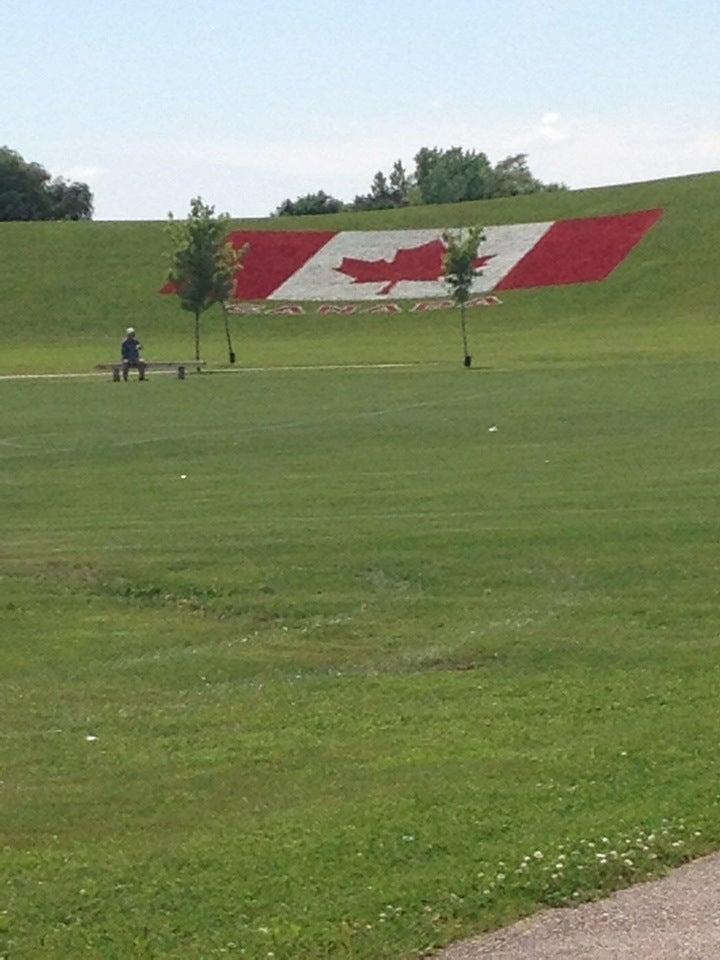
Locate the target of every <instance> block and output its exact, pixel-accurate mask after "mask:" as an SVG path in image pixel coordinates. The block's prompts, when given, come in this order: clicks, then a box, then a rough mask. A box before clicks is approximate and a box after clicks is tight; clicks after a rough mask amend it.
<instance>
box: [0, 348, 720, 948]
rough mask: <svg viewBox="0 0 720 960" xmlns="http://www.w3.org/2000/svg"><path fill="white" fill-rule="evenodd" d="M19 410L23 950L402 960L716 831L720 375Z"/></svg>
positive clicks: (35, 402)
mask: <svg viewBox="0 0 720 960" xmlns="http://www.w3.org/2000/svg"><path fill="white" fill-rule="evenodd" d="M0 395H1V397H2V409H3V423H2V427H1V428H0V489H1V490H2V499H1V500H0V519H1V521H2V531H3V535H2V543H1V544H0V551H1V553H0V558H1V559H0V575H1V576H0V614H1V617H2V631H1V634H2V635H1V639H0V643H1V644H2V658H1V660H0V670H1V678H2V680H1V686H0V705H1V706H0V711H1V713H2V725H1V728H0V748H1V756H0V763H1V766H0V806H1V810H2V816H1V818H0V833H1V834H2V837H1V839H0V851H2V861H3V867H2V877H3V883H2V886H1V887H0V897H1V898H2V901H3V902H2V903H0V911H2V912H0V930H2V931H3V933H2V936H4V938H5V943H4V945H3V947H2V948H0V956H2V957H8V958H12V960H21V958H23V960H24V958H28V960H30V958H32V960H44V958H63V960H65V958H75V957H88V958H97V960H128V958H136V957H137V958H158V960H159V958H163V960H165V958H176V960H205V958H213V957H225V956H229V957H243V958H272V957H274V958H276V960H321V958H335V960H339V958H353V960H355V958H358V960H360V958H362V960H381V958H388V960H390V958H392V960H401V958H410V957H417V956H419V955H422V954H423V953H424V952H425V951H427V950H430V949H432V948H433V947H436V946H438V945H441V944H444V943H447V942H449V941H451V940H453V939H456V938H458V937H460V936H462V935H464V934H468V933H470V932H472V931H477V930H480V929H483V928H488V927H492V926H496V925H498V924H500V923H502V922H505V921H507V920H509V919H511V918H513V917H515V916H518V915H520V914H522V913H525V912H529V911H531V910H533V909H535V908H537V907H538V906H539V905H541V904H543V903H560V902H574V901H577V900H580V899H583V898H585V897H588V896H592V895H594V894H596V893H597V892H598V891H599V890H605V889H609V888H610V887H613V886H617V885H621V884H623V883H626V882H629V881H631V880H637V879H642V878H644V877H645V876H646V875H647V874H648V873H654V872H658V871H659V870H661V869H662V868H663V867H664V866H665V865H668V864H672V863H676V862H679V861H680V860H682V859H683V858H686V857H688V856H690V855H691V854H693V853H700V852H702V851H705V850H707V849H710V848H712V847H713V846H715V845H717V844H718V843H719V842H720V809H719V808H718V795H719V794H720V790H719V784H720V781H719V777H720V755H719V754H718V750H717V742H718V733H719V730H718V699H717V697H718V685H719V683H720V605H719V604H718V593H719V591H720V586H719V584H720V560H719V559H718V550H717V531H718V523H719V522H720V505H719V501H718V471H719V470H720V432H719V431H718V412H719V411H718V405H719V400H718V398H719V397H720V369H718V367H717V365H716V364H714V363H710V362H703V361H701V360H698V359H695V360H690V359H687V360H681V359H677V360H675V361H674V362H669V361H668V362H651V361H649V360H647V361H641V360H636V361H635V362H632V363H631V362H626V363H622V362H619V363H616V364H615V365H603V364H602V363H596V364H595V365H586V366H578V367H572V366H568V367H565V368H563V367H562V366H552V365H548V366H547V367H546V368H544V369H541V368H539V369H525V370H522V369H517V370H512V369H508V370H505V371H502V370H499V369H498V370H496V371H480V370H469V371H468V370H464V369H462V368H461V367H460V365H459V364H457V365H454V366H448V365H441V366H436V367H432V366H427V367H421V366H419V367H417V368H414V369H407V370H371V369H366V370H350V371H304V372H303V371H288V372H280V371H275V372H266V373H244V374H212V375H203V376H197V377H193V378H191V379H189V380H188V381H187V382H185V383H179V382H178V381H177V380H175V379H174V378H171V377H153V378H152V379H151V380H150V381H149V382H148V383H147V384H144V385H140V384H137V383H135V382H133V383H131V384H129V385H127V386H125V385H122V384H120V385H114V384H112V383H110V382H108V381H105V380H93V381H67V382H32V383H12V382H5V383H0ZM495 427H496V428H497V429H494V428H495ZM491 428H493V429H491ZM183 476H184V479H183ZM593 844H594V846H593ZM1 943H3V941H2V939H0V944H1Z"/></svg>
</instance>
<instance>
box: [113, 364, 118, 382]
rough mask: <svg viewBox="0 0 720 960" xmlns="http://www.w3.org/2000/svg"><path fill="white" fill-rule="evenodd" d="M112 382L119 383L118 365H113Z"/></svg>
mask: <svg viewBox="0 0 720 960" xmlns="http://www.w3.org/2000/svg"><path fill="white" fill-rule="evenodd" d="M113 383H120V367H113Z"/></svg>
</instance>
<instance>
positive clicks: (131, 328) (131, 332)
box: [125, 327, 135, 337]
mask: <svg viewBox="0 0 720 960" xmlns="http://www.w3.org/2000/svg"><path fill="white" fill-rule="evenodd" d="M125 333H126V334H127V335H128V336H129V337H131V336H132V335H133V334H134V333H135V327H128V328H127V330H126V331H125Z"/></svg>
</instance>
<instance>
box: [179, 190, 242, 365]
mask: <svg viewBox="0 0 720 960" xmlns="http://www.w3.org/2000/svg"><path fill="white" fill-rule="evenodd" d="M229 229H230V215H229V214H227V213H221V214H218V215H217V216H216V215H215V207H211V206H208V204H206V203H203V201H202V198H201V197H195V198H193V200H191V201H190V213H189V214H188V216H187V217H186V219H185V220H175V218H174V217H173V215H172V214H169V216H168V224H167V226H166V231H167V236H168V239H169V243H170V252H169V259H170V268H169V270H168V275H167V279H168V282H169V283H170V284H171V285H172V288H173V290H174V291H175V293H176V294H177V295H178V298H179V300H180V306H181V307H182V309H183V310H188V311H189V312H190V313H192V314H193V315H194V317H195V327H194V334H195V359H196V360H200V316H201V315H202V314H203V313H204V312H205V311H206V310H209V309H210V307H212V306H213V305H214V304H216V303H219V304H220V305H221V306H222V304H223V303H224V302H225V300H227V299H228V298H229V297H230V296H231V295H232V291H233V285H234V282H235V274H236V272H237V271H238V270H239V269H241V266H242V264H241V261H242V258H243V256H244V255H245V253H246V251H247V244H246V245H245V246H244V247H242V248H240V249H239V250H236V249H234V247H233V245H232V242H231V240H230V238H229V236H228V234H229ZM225 324H226V327H225V329H226V333H227V336H228V350H229V354H230V362H231V363H232V362H234V353H233V350H232V344H231V343H230V338H229V329H228V327H227V314H225ZM198 369H200V368H199V367H198Z"/></svg>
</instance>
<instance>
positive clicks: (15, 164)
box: [0, 147, 93, 221]
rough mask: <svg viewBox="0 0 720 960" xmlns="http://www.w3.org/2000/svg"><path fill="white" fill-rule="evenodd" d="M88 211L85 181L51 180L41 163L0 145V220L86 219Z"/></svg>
mask: <svg viewBox="0 0 720 960" xmlns="http://www.w3.org/2000/svg"><path fill="white" fill-rule="evenodd" d="M92 214H93V196H92V193H91V192H90V188H89V187H88V185H87V184H86V183H68V182H67V181H66V180H63V179H62V177H58V178H56V179H55V180H53V179H52V178H51V176H50V174H49V173H48V171H47V170H46V169H45V167H43V166H41V164H39V163H27V162H26V161H25V160H23V158H22V157H21V156H20V154H19V153H17V152H16V151H15V150H11V149H10V148H9V147H0V220H3V221H7V220H90V219H91V218H92Z"/></svg>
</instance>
